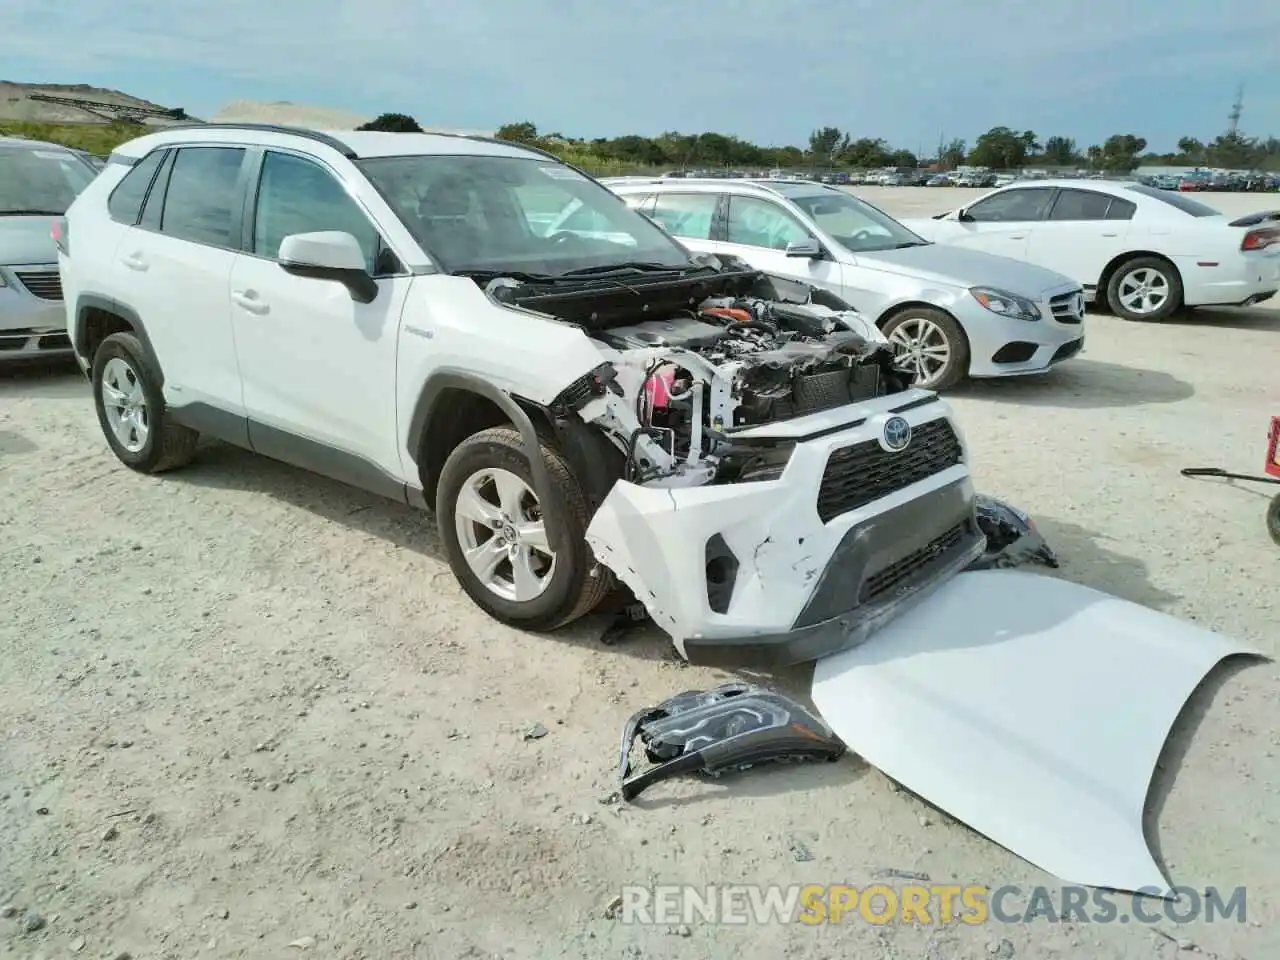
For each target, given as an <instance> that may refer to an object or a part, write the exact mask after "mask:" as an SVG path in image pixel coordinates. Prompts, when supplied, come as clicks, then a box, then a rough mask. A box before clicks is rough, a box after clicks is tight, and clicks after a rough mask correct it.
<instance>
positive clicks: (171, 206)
mask: <svg viewBox="0 0 1280 960" xmlns="http://www.w3.org/2000/svg"><path fill="white" fill-rule="evenodd" d="M244 156H245V151H244V149H243V148H240V147H183V148H181V149H180V150H179V151H178V155H177V157H175V158H174V161H173V169H172V170H171V171H170V172H169V184H168V186H167V188H166V189H165V195H164V212H163V213H162V214H161V216H160V232H161V233H163V234H165V235H167V236H170V237H175V238H176V239H178V240H189V241H191V242H192V243H201V244H205V245H207V246H210V247H223V248H225V249H237V248H238V247H239V246H240V242H239V241H240V204H239V191H238V190H237V189H236V188H237V186H238V185H239V181H240V168H241V166H242V165H243V164H244Z"/></svg>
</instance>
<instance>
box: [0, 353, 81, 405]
mask: <svg viewBox="0 0 1280 960" xmlns="http://www.w3.org/2000/svg"><path fill="white" fill-rule="evenodd" d="M91 397H92V394H91V393H90V391H89V381H88V380H86V379H85V378H84V376H83V374H81V373H80V368H79V367H78V366H76V362H75V361H74V360H65V361H57V360H54V361H50V360H18V361H6V362H5V363H4V364H3V365H0V400H8V399H15V400H81V399H85V400H87V399H89V398H91Z"/></svg>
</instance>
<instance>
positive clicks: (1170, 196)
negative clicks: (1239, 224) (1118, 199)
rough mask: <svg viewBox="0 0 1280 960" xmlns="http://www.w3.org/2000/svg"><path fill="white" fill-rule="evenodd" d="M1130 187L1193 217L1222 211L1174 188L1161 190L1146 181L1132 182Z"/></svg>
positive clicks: (1212, 215) (1214, 215)
mask: <svg viewBox="0 0 1280 960" xmlns="http://www.w3.org/2000/svg"><path fill="white" fill-rule="evenodd" d="M1129 189H1130V190H1132V191H1133V192H1134V193H1140V194H1142V195H1143V196H1144V197H1150V198H1151V199H1152V200H1159V201H1160V202H1161V203H1166V204H1168V205H1169V206H1171V207H1173V208H1175V209H1177V210H1181V211H1182V212H1183V213H1185V214H1188V215H1189V216H1192V217H1216V216H1218V215H1219V214H1220V211H1218V210H1215V209H1213V207H1210V206H1207V205H1205V204H1203V203H1201V202H1200V201H1199V200H1192V199H1191V198H1190V197H1188V196H1185V195H1184V194H1181V193H1177V192H1175V191H1173V190H1160V189H1158V188H1156V187H1148V186H1147V185H1146V184H1144V183H1134V184H1130V185H1129Z"/></svg>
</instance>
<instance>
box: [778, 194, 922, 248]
mask: <svg viewBox="0 0 1280 960" xmlns="http://www.w3.org/2000/svg"><path fill="white" fill-rule="evenodd" d="M787 199H788V200H790V201H791V202H792V203H794V204H795V205H796V206H797V207H799V208H800V209H801V210H803V211H804V212H805V213H807V214H808V215H809V217H810V218H811V219H812V220H813V222H814V223H815V224H816V225H817V227H818V229H819V230H821V231H822V232H823V233H825V234H826V235H827V236H829V237H831V239H833V240H835V241H836V242H837V243H838V244H840V245H841V246H842V247H844V248H845V249H846V250H850V251H852V252H854V253H858V252H866V251H871V250H894V249H897V248H899V247H904V246H913V247H914V246H920V245H922V244H924V243H925V242H926V241H924V240H923V239H921V238H920V237H918V236H916V235H915V234H914V233H912V232H911V231H910V230H908V229H907V228H906V227H904V226H903V225H902V224H900V223H899V222H898V221H897V220H894V219H893V218H892V217H890V216H889V215H888V214H887V213H882V212H881V211H879V210H877V209H876V208H875V207H873V206H871V205H870V204H869V203H863V202H862V201H861V200H859V199H857V198H856V197H854V196H851V195H850V194H847V193H845V192H844V191H842V190H827V191H824V192H823V193H819V194H813V195H811V196H802V197H791V196H789V197H787Z"/></svg>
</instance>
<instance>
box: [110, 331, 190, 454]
mask: <svg viewBox="0 0 1280 960" xmlns="http://www.w3.org/2000/svg"><path fill="white" fill-rule="evenodd" d="M92 382H93V401H94V406H95V407H96V408H97V411H98V424H99V425H100V426H101V427H102V434H103V436H104V437H106V439H107V445H108V446H109V447H110V448H111V452H112V453H114V454H115V455H116V459H118V460H119V461H120V462H121V463H123V464H124V465H125V466H126V467H129V468H130V469H131V470H136V471H138V472H139V473H160V472H162V471H164V470H172V469H174V468H175V467H181V466H184V465H186V464H187V463H190V462H191V458H192V457H194V456H195V452H196V442H197V441H198V440H199V439H200V435H199V434H198V433H197V432H196V431H194V430H191V429H189V428H187V427H184V426H181V425H179V424H176V423H171V422H170V421H169V418H168V411H167V410H166V408H165V403H164V394H163V393H162V392H161V390H160V373H159V370H158V369H157V368H156V365H155V362H154V361H153V360H152V359H151V356H150V355H149V354H148V353H147V351H146V349H145V348H144V347H143V346H142V343H141V342H140V341H139V340H138V338H137V337H135V336H134V335H133V334H132V333H113V334H111V336H109V337H107V338H106V339H105V340H103V341H102V343H101V344H100V345H99V346H98V350H97V352H96V353H95V354H94V355H93V376H92Z"/></svg>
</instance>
